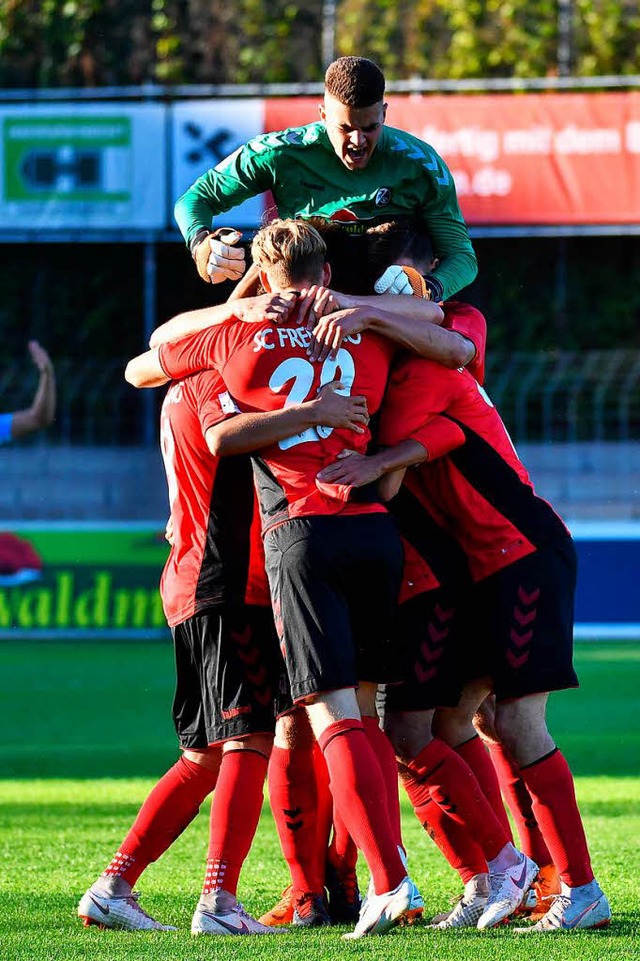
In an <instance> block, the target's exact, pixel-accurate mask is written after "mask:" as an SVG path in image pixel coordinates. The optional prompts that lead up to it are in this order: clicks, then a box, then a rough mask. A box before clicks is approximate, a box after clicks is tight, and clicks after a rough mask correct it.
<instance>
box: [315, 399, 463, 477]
mask: <svg viewBox="0 0 640 961" xmlns="http://www.w3.org/2000/svg"><path fill="white" fill-rule="evenodd" d="M464 442H465V436H464V433H463V431H462V430H461V428H460V427H458V425H457V424H455V423H454V422H453V421H451V420H449V419H448V418H447V417H441V416H439V415H436V416H435V417H430V418H429V420H428V421H427V422H426V423H425V424H424V425H423V426H422V427H420V428H419V429H417V430H416V431H414V432H413V433H412V435H411V437H407V438H405V439H403V440H400V441H398V443H396V444H392V445H391V446H389V447H384V448H382V449H381V450H379V451H378V452H377V453H375V454H364V455H363V454H358V453H356V452H355V451H350V450H343V451H342V453H340V454H339V455H338V458H337V459H336V460H335V461H334V462H333V464H329V466H328V467H325V468H324V469H323V470H321V471H320V473H319V474H318V479H319V480H321V481H324V482H325V483H328V484H345V485H350V486H352V487H363V486H365V485H366V484H372V483H374V482H375V481H379V480H380V479H381V478H382V477H384V476H385V475H386V474H392V473H394V472H396V471H401V470H406V468H407V467H415V466H416V465H417V464H423V463H424V462H425V461H433V460H436V459H437V458H438V457H444V456H445V455H446V454H449V453H451V451H452V450H455V448H456V447H461V446H462V444H464Z"/></svg>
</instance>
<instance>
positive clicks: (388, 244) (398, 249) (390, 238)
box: [366, 218, 434, 282]
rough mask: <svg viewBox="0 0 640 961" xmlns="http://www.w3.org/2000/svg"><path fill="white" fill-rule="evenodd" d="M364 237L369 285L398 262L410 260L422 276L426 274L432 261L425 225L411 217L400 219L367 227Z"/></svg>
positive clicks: (431, 247)
mask: <svg viewBox="0 0 640 961" xmlns="http://www.w3.org/2000/svg"><path fill="white" fill-rule="evenodd" d="M366 238H367V260H368V264H369V270H370V276H371V279H372V281H371V282H374V281H375V280H377V279H378V277H380V276H381V274H383V273H384V271H385V270H386V269H387V267H390V266H391V264H397V263H398V261H399V260H402V259H406V260H409V261H411V264H412V266H414V267H416V268H417V270H419V271H420V272H421V273H422V272H426V271H427V270H428V269H429V267H430V265H431V262H432V261H433V257H434V253H433V244H432V242H431V237H430V236H429V234H428V232H427V230H426V228H425V226H424V224H423V223H419V222H418V221H416V220H414V219H413V218H399V219H397V220H390V221H387V222H385V223H382V224H377V225H376V226H374V227H369V228H368V230H367V232H366Z"/></svg>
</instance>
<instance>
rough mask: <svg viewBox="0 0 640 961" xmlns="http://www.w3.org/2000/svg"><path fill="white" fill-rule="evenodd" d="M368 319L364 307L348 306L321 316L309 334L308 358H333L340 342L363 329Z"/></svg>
mask: <svg viewBox="0 0 640 961" xmlns="http://www.w3.org/2000/svg"><path fill="white" fill-rule="evenodd" d="M369 319H370V312H369V311H367V309H366V308H365V307H348V308H347V309H346V310H336V311H334V312H333V313H331V314H326V315H325V316H324V317H321V318H320V319H319V320H318V323H317V324H316V326H315V327H314V328H313V331H312V334H311V343H310V345H309V349H308V351H307V353H308V355H309V360H311V361H316V360H317V361H323V360H325V359H326V358H327V357H331V358H332V360H335V358H336V356H337V353H338V350H339V349H340V346H341V344H342V342H343V341H344V340H345V339H346V338H347V337H352V336H353V335H355V334H359V333H360V332H361V331H363V330H364V329H365V328H366V327H367V326H368V323H369Z"/></svg>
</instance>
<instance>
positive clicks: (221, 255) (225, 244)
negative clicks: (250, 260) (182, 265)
mask: <svg viewBox="0 0 640 961" xmlns="http://www.w3.org/2000/svg"><path fill="white" fill-rule="evenodd" d="M241 237H242V234H241V233H240V231H239V230H232V229H225V228H220V229H218V230H214V231H213V232H212V233H210V234H209V236H208V237H205V238H204V240H201V241H200V243H199V244H198V246H197V247H196V248H195V249H194V251H193V259H194V260H195V262H196V267H197V268H198V273H199V274H200V276H201V277H202V279H203V280H206V281H207V283H209V284H219V283H221V282H222V281H223V280H239V279H240V277H242V275H243V273H244V272H245V270H246V269H247V263H246V260H245V253H244V248H243V247H236V246H235V244H237V243H238V241H239V240H240V238H241Z"/></svg>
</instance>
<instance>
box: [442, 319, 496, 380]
mask: <svg viewBox="0 0 640 961" xmlns="http://www.w3.org/2000/svg"><path fill="white" fill-rule="evenodd" d="M442 309H443V310H444V322H443V324H442V326H443V327H446V328H447V329H448V330H455V331H456V333H458V334H462V335H463V337H466V338H467V340H470V341H471V343H472V344H473V345H474V346H475V348H476V353H475V357H474V358H473V360H472V361H470V363H468V364H467V370H468V371H469V373H470V374H473V376H474V377H475V379H476V380H477V381H478V383H479V384H484V363H485V355H486V352H487V322H486V320H485V318H484V315H483V314H481V313H480V311H479V310H477V309H476V308H475V307H472V306H471V304H463V303H462V302H460V301H457V300H448V301H446V302H445V303H444V304H443V305H442Z"/></svg>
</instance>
